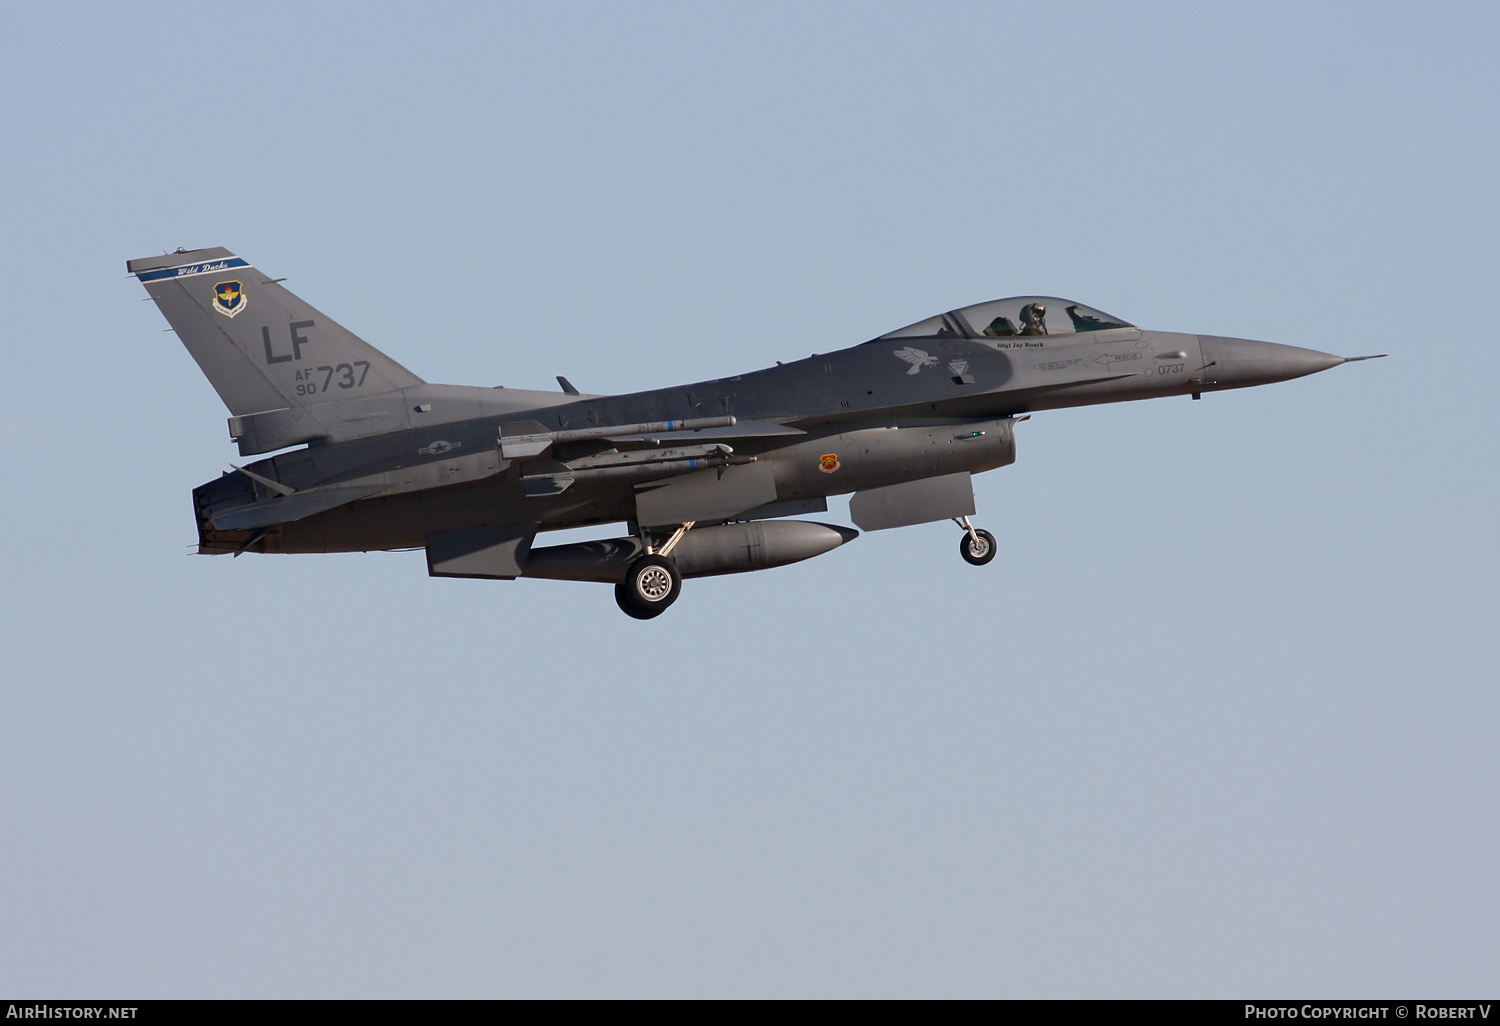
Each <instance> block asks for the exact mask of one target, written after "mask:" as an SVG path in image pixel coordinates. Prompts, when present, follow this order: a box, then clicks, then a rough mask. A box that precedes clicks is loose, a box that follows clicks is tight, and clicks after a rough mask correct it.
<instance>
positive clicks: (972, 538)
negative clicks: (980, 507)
mask: <svg viewBox="0 0 1500 1026" xmlns="http://www.w3.org/2000/svg"><path fill="white" fill-rule="evenodd" d="M954 523H956V524H958V526H959V527H962V528H963V529H964V536H963V537H962V538H960V539H959V540H958V554H959V555H960V556H962V557H964V562H966V563H970V564H972V565H974V566H984V565H985V564H986V563H988V562H989V561H990V560H992V559H994V558H995V552H996V551H997V548H998V546H996V544H995V536H994V535H993V534H990V532H988V531H986V530H984V529H983V528H978V527H975V526H974V525H973V524H971V523H969V518H968V517H963V518H961V519H956V520H955V521H954Z"/></svg>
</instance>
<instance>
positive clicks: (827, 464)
mask: <svg viewBox="0 0 1500 1026" xmlns="http://www.w3.org/2000/svg"><path fill="white" fill-rule="evenodd" d="M841 465H842V464H840V463H839V457H838V454H837V453H832V452H830V453H828V454H826V455H823V456H819V457H818V469H819V470H821V471H822V472H823V473H825V474H832V473H833V472H834V471H835V470H837V469H839V467H840V466H841Z"/></svg>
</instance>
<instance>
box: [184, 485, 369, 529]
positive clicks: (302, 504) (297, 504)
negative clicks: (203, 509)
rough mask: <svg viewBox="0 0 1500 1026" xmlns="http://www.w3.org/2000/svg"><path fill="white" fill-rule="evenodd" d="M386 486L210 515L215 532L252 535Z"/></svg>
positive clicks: (296, 496) (348, 488) (343, 488)
mask: <svg viewBox="0 0 1500 1026" xmlns="http://www.w3.org/2000/svg"><path fill="white" fill-rule="evenodd" d="M386 487H387V486H386V485H384V484H362V485H334V486H333V487H331V488H319V489H317V490H316V491H308V492H295V493H293V494H291V495H284V496H282V497H280V498H276V499H267V500H266V501H264V502H252V503H250V504H249V505H248V506H235V507H233V508H232V509H225V510H219V511H216V512H214V513H212V514H210V516H209V519H210V520H211V521H213V525H214V528H215V529H216V530H220V531H249V530H254V529H255V528H257V527H274V526H275V525H277V524H289V523H291V522H292V521H293V520H301V519H302V518H303V517H310V516H312V515H313V514H314V513H323V512H326V511H327V510H330V509H334V508H335V507H338V506H343V505H345V504H346V503H350V502H353V501H355V500H356V499H363V498H364V497H365V496H367V495H373V494H375V493H376V492H379V491H383V490H384V489H385V488H386Z"/></svg>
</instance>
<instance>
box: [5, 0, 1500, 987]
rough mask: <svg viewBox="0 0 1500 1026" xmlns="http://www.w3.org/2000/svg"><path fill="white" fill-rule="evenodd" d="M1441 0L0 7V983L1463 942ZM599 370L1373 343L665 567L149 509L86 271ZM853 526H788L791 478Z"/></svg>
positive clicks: (180, 432)
mask: <svg viewBox="0 0 1500 1026" xmlns="http://www.w3.org/2000/svg"><path fill="white" fill-rule="evenodd" d="M1497 21H1500V18H1497V15H1496V13H1495V10H1494V8H1493V6H1492V5H1486V4H1477V3H1475V4H1432V5H1426V6H1423V7H1421V8H1420V9H1419V8H1415V7H1411V6H1410V5H1401V4H1367V5H1357V6H1356V5H1346V4H1306V3H1303V4H1261V5H1253V6H1247V7H1226V6H1220V5H1198V4H1147V5H1103V4H1099V5H1091V4H1058V3H1049V4H1019V5H1004V4H920V5H919V4H910V5H901V4H886V3H862V4H832V3H825V4H814V5H806V4H796V5H793V4H754V5H751V4H716V5H704V4H634V5H627V4H608V5H606V4H546V5H533V6H513V5H501V4H481V5H422V6H409V7H406V6H395V5H382V4H362V5H353V4H325V5H318V6H316V7H312V8H308V7H306V6H305V5H291V4H264V5H257V6H254V7H250V8H237V9H233V10H226V9H223V8H219V7H211V6H206V5H195V4H171V3H165V4H153V5H150V6H149V7H146V8H124V7H116V8H109V7H103V6H100V5H66V4H61V5H50V6H49V5H31V6H23V7H15V6H13V7H12V8H8V9H7V10H6V11H5V12H4V13H3V14H0V124H3V125H4V128H5V138H6V141H7V145H6V146H5V148H4V151H3V153H4V155H3V161H0V186H3V189H4V195H5V196H6V198H7V202H6V203H5V204H4V208H3V209H4V216H3V221H0V224H3V229H4V230H3V235H0V239H3V241H0V262H3V269H4V272H5V273H4V276H3V278H0V282H3V284H0V299H3V301H4V308H5V310H6V311H7V315H8V325H9V326H8V332H7V333H8V337H9V342H8V344H7V345H6V347H5V352H6V354H7V357H8V363H9V374H8V377H7V379H6V380H7V384H8V387H7V389H6V401H5V402H4V403H3V404H0V431H3V438H4V445H3V446H0V461H3V463H0V466H3V478H0V480H3V482H4V485H5V490H6V498H5V503H4V507H3V509H4V524H5V526H6V527H7V531H6V534H7V537H8V539H9V542H10V544H8V545H6V546H4V547H3V548H0V573H3V579H4V580H5V582H6V583H7V587H6V588H5V589H4V590H3V592H0V612H3V616H0V674H3V686H0V718H3V719H0V722H3V723H4V724H5V727H4V731H5V738H6V740H5V744H4V745H0V818H3V822H4V823H5V824H6V828H5V830H4V831H3V832H0V921H3V922H4V923H5V924H6V929H5V930H4V931H3V933H4V938H3V939H0V989H4V990H6V991H8V992H11V993H26V994H38V995H56V996H90V995H92V996H102V995H136V996H142V997H179V996H180V997H186V996H377V997H378V996H410V997H423V996H529V995H575V996H586V995H710V996H729V995H809V996H836V995H867V996H946V995H955V996H960V995H979V996H1022V997H1024V996H1087V997H1103V996H1224V997H1239V996H1245V995H1247V994H1255V995H1266V994H1293V995H1295V994H1307V993H1318V994H1325V995H1350V996H1370V997H1374V996H1397V995H1414V994H1425V995H1455V996H1459V995H1472V994H1475V993H1480V992H1488V991H1491V990H1493V989H1494V987H1495V984H1496V983H1497V982H1500V977H1497V971H1496V964H1497V963H1496V959H1495V957H1494V953H1495V951H1496V950H1497V947H1500V927H1497V925H1496V924H1497V923H1500V885H1497V883H1496V874H1495V873H1494V854H1493V853H1494V851H1495V850H1496V846H1497V840H1500V827H1497V821H1496V817H1495V808H1496V803H1497V798H1500V765H1497V756H1496V750H1497V749H1496V744H1495V740H1496V738H1495V723H1496V722H1497V713H1500V698H1497V696H1496V688H1495V676H1496V674H1495V670H1494V667H1495V665H1496V662H1497V655H1500V648H1497V640H1496V631H1495V626H1494V625H1495V622H1496V613H1497V611H1500V595H1497V586H1496V569H1497V554H1500V553H1497V549H1500V543H1497V541H1496V535H1495V531H1494V513H1493V511H1494V509H1495V507H1496V500H1497V491H1500V489H1497V480H1496V470H1495V460H1494V457H1493V455H1492V454H1491V452H1490V446H1489V445H1488V443H1487V439H1488V438H1489V436H1490V435H1491V433H1492V430H1493V429H1492V422H1493V409H1494V405H1493V402H1492V401H1491V400H1490V399H1489V393H1490V391H1491V390H1492V389H1491V385H1490V380H1489V373H1488V372H1489V370H1490V368H1491V367H1492V365H1493V363H1494V349H1495V345H1496V341H1495V339H1494V338H1492V337H1491V336H1492V335H1493V334H1494V331H1493V329H1492V327H1491V324H1490V317H1489V313H1490V309H1491V307H1492V305H1493V296H1494V288H1495V281H1496V269H1497V268H1496V249H1495V243H1494V239H1495V237H1496V232H1497V227H1500V225H1497V202H1496V199H1495V194H1494V167H1495V164H1496V158H1497V151H1500V146H1497V134H1496V127H1495V126H1496V124H1497V123H1500V122H1497V116H1496V115H1497V110H1496V105H1497V104H1496V98H1497V96H1500V82H1497V71H1496V67H1495V62H1494V60H1493V52H1494V49H1495V46H1496V43H1497V36H1500V31H1497V29H1500V24H1497ZM214 245H223V246H227V247H229V248H231V249H232V250H234V251H235V252H237V253H239V254H241V255H243V256H245V257H246V258H247V259H249V260H251V261H252V262H254V263H255V264H256V265H257V266H259V267H261V268H262V269H264V270H266V271H269V272H271V273H273V274H274V275H275V276H277V277H280V276H286V277H287V278H288V282H287V285H288V287H290V288H292V289H293V290H294V291H296V292H297V293H298V294H299V295H301V296H302V297H304V298H305V299H307V300H308V301H310V302H312V303H313V304H314V305H316V306H317V307H318V308H320V309H322V310H323V311H325V312H326V313H327V314H329V315H330V316H332V317H335V318H337V319H338V320H339V321H340V322H342V323H344V324H345V325H347V326H348V327H350V328H351V329H352V330H354V331H356V332H357V333H359V334H360V335H361V336H363V337H364V338H365V339H367V340H368V341H370V342H371V343H372V344H374V345H376V346H378V347H380V348H381V349H383V350H385V351H386V352H388V353H390V354H391V355H392V356H393V357H395V358H396V359H397V360H400V361H401V362H402V363H404V364H406V365H407V366H409V367H410V368H411V369H412V370H414V371H415V372H416V373H418V374H420V375H421V376H423V377H424V378H426V379H428V380H431V381H439V382H453V383H464V384H487V385H488V384H506V385H510V386H513V387H530V388H549V387H551V386H552V383H553V375H555V374H565V375H567V376H568V377H570V378H571V379H572V380H573V381H574V382H575V383H576V384H577V385H578V386H579V387H580V388H582V389H584V390H586V391H598V392H618V391H630V390H634V389H640V388H647V387H654V386H660V385H665V384H672V383H676V382H685V381H691V380H696V379H701V378H706V377H715V376H720V375H723V374H729V373H736V372H739V371H743V370H750V369H754V368H757V367H760V366H765V365H769V364H771V363H772V362H773V361H774V360H778V359H781V360H787V359H792V358H798V357H802V356H805V355H807V354H808V353H810V352H814V351H826V350H829V349H833V348H839V347H842V346H845V345H851V344H854V343H857V342H860V341H863V340H864V339H867V338H869V337H872V336H873V335H876V334H879V333H881V332H883V331H886V330H889V329H891V328H894V327H897V326H899V325H902V324H906V323H909V322H911V321H914V320H916V319H918V318H920V317H923V316H926V315H928V314H931V313H933V312H936V311H939V310H944V309H950V308H953V307H956V306H960V305H963V304H967V303H974V302H979V301H982V300H985V299H990V298H995V297H999V296H1004V295H1017V294H1026V293H1043V294H1051V295H1062V296H1068V297H1071V298H1075V299H1077V300H1079V301H1081V302H1084V303H1087V304H1089V305H1092V306H1097V307H1099V308H1101V309H1104V310H1107V311H1109V312H1111V313H1114V314H1117V315H1119V316H1121V317H1124V318H1126V319H1127V320H1130V321H1132V322H1135V323H1138V324H1141V325H1144V326H1147V327H1153V328H1162V329H1167V330H1181V331H1197V332H1203V333H1207V334H1223V335H1233V336H1240V337H1249V338H1262V339H1269V340H1272V341H1277V342H1285V343H1290V344H1293V345H1302V346H1310V347H1312V348H1317V349H1322V350H1326V351H1331V352H1335V353H1340V354H1347V355H1353V354H1359V353H1373V352H1389V353H1390V354H1391V357H1390V358H1389V359H1386V360H1382V361H1376V362H1371V363H1361V364H1355V365H1352V366H1348V367H1341V368H1337V369H1335V370H1333V371H1330V372H1328V373H1325V374H1320V375H1316V376H1314V377H1311V378H1307V379H1302V380H1299V381H1295V382H1289V383H1285V384H1282V385H1277V386H1272V387H1268V388H1261V389H1251V390H1245V391H1240V392H1233V393H1222V394H1216V395H1208V396H1205V398H1204V400H1203V401H1202V402H1197V403H1194V402H1191V401H1190V400H1186V399H1180V400H1179V399H1171V400H1158V401H1154V402H1149V403H1136V404H1122V405H1117V406H1108V407H1098V408H1092V409H1084V410H1072V411H1059V412H1053V413H1046V414H1040V415H1038V416H1036V417H1034V418H1033V419H1032V420H1031V421H1029V422H1028V423H1026V424H1024V425H1022V426H1021V427H1020V429H1019V431H1018V445H1019V459H1018V461H1017V463H1016V464H1015V465H1014V466H1011V467H1007V468H1005V469H1002V470H1000V471H996V472H993V473H991V474H988V475H984V476H982V477H980V478H978V479H976V482H975V490H976V495H977V499H978V505H979V510H980V512H979V517H978V522H979V523H980V524H981V525H982V526H985V527H987V528H989V529H990V530H992V531H994V532H995V534H996V536H997V537H998V538H999V540H1000V544H1001V553H1000V556H999V558H997V560H996V561H995V562H994V563H992V564H991V565H990V566H988V567H986V568H984V569H982V570H978V569H975V568H971V567H969V566H967V565H966V564H964V563H962V562H961V561H960V560H959V559H958V558H957V553H956V551H955V549H956V547H957V543H956V539H955V534H954V531H953V529H952V527H951V525H948V526H945V525H929V526H926V527H922V528H913V529H909V530H903V531H894V532H882V533H878V534H872V535H867V536H865V537H862V538H860V539H859V540H857V541H856V542H854V543H853V544H851V545H848V546H846V547H844V548H841V549H839V550H837V551H835V552H834V553H831V554H829V555H827V556H824V557H820V558H819V559H817V560H813V561H811V562H808V563H804V564H799V565H797V566H793V567H788V568H783V569H779V570H774V571H768V572H766V573H763V574H751V575H744V576H737V577H728V578H715V579H707V580H700V581H693V582H689V584H688V586H687V587H686V588H685V590H684V594H683V597H682V599H681V600H680V601H679V602H678V604H677V605H676V606H674V607H673V609H672V610H671V611H670V613H668V614H667V615H665V616H663V617H661V618H660V619H658V620H654V621H651V622H649V623H639V622H636V621H630V620H627V619H626V618H625V617H623V616H622V615H620V614H619V612H618V611H617V610H616V609H615V606H614V603H613V600H612V597H611V595H610V593H609V589H607V588H599V587H592V586H588V585H578V584H567V583H556V582H527V581H523V582H514V583H497V582H480V581H455V580H435V579H429V578H428V577H427V576H426V575H425V567H424V564H423V561H422V556H421V554H420V553H396V554H385V553H372V554H367V555H339V556H320V557H313V556H287V557H282V556H258V557H247V558H244V559H237V560H230V559H227V558H212V559H210V558H205V557H198V556H192V555H189V552H190V551H191V547H192V542H193V541H194V528H193V522H192V515H191V508H190V504H189V502H190V500H189V492H190V490H191V488H192V487H193V486H194V485H196V484H198V483H200V482H202V481H205V480H207V479H208V478H210V477H212V476H214V475H216V474H217V473H219V472H220V471H221V470H223V469H225V467H226V465H227V462H228V461H229V460H230V459H233V458H235V456H234V450H233V447H232V445H231V444H230V442H229V440H228V437H227V433H226V431H225V428H224V418H225V416H226V413H225V411H224V409H223V408H222V406H221V405H220V404H219V402H218V399H217V397H216V396H215V395H214V393H213V391H212V390H211V389H210V388H209V386H208V384H207V382H205V381H204V380H203V379H202V377H201V376H200V375H199V373H198V371H197V368H196V367H195V366H194V365H193V363H192V361H191V360H190V359H189V358H188V356H187V354H186V353H185V352H184V351H183V350H182V349H181V346H180V344H179V343H178V342H177V341H176V339H175V337H174V336H172V335H170V334H168V333H165V332H164V331H163V329H164V328H165V327H166V325H165V323H164V322H163V321H162V319H161V317H160V315H159V314H158V313H157V312H156V310H155V308H154V307H153V306H152V305H151V304H149V303H143V302H140V300H141V299H143V298H144V292H143V290H142V289H141V288H140V287H139V285H138V284H136V283H135V281H134V280H133V279H131V278H129V277H127V276H126V275H125V274H124V261H125V260H126V259H128V258H132V257H140V256H147V255H150V254H153V253H157V252H161V251H164V250H170V249H174V248H176V247H178V246H188V247H197V246H214ZM845 512H846V511H845V510H844V509H843V508H842V504H835V506H834V507H833V508H832V509H831V510H830V514H829V517H830V518H831V519H835V520H837V519H839V518H840V517H842V516H844V514H845Z"/></svg>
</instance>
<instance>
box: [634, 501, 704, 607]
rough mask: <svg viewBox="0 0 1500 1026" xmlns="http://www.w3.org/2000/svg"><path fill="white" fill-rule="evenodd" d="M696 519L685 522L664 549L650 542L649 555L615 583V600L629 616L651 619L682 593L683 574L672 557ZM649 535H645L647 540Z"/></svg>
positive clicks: (647, 548)
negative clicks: (653, 545)
mask: <svg viewBox="0 0 1500 1026" xmlns="http://www.w3.org/2000/svg"><path fill="white" fill-rule="evenodd" d="M692 527H693V522H692V521H689V522H688V523H686V524H683V525H682V526H681V527H679V528H678V529H677V530H676V531H674V532H673V533H672V537H671V538H670V539H668V540H667V543H666V544H665V545H663V546H662V547H661V548H660V549H656V550H653V549H652V548H651V546H650V545H649V544H648V545H646V546H645V548H646V554H645V555H644V556H642V557H640V558H639V559H637V560H636V561H635V562H634V563H631V564H630V569H628V570H626V571H625V579H624V580H623V581H621V582H620V583H619V584H616V585H615V602H616V603H617V604H618V605H619V607H620V609H621V610H622V611H623V612H624V613H625V615H626V616H633V617H635V618H636V619H637V620H649V619H651V618H652V617H654V616H660V615H661V614H662V613H665V612H666V611H667V607H668V606H670V605H671V604H672V603H673V602H676V601H677V596H678V595H681V594H682V575H681V574H679V573H678V572H677V564H676V563H675V562H674V561H673V560H672V559H671V558H670V557H671V555H672V550H673V549H674V548H676V547H677V543H678V542H680V541H682V536H683V535H685V534H687V533H688V531H690V530H692ZM644 538H645V536H644V535H643V536H642V539H643V540H644Z"/></svg>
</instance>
